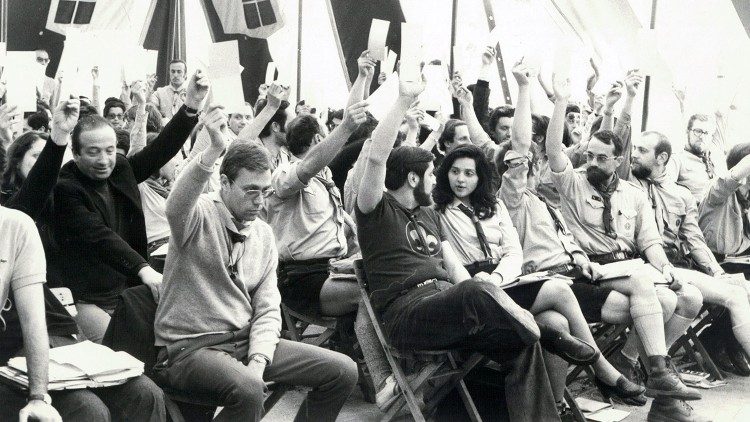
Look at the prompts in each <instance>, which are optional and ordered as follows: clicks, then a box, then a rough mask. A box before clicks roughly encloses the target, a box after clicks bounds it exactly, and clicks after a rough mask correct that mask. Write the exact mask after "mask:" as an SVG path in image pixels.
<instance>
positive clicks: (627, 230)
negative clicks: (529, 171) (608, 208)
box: [552, 161, 662, 255]
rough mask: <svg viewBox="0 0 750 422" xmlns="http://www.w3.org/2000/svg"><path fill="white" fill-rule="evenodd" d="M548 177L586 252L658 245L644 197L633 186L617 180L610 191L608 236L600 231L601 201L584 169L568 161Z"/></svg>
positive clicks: (591, 253)
mask: <svg viewBox="0 0 750 422" xmlns="http://www.w3.org/2000/svg"><path fill="white" fill-rule="evenodd" d="M552 180H553V182H554V183H555V186H556V187H557V190H558V192H560V202H561V206H562V208H561V211H562V215H563V217H564V218H565V222H566V223H567V225H568V227H569V228H570V231H571V232H572V233H573V236H574V237H575V239H576V241H577V242H578V244H579V245H580V246H581V249H583V251H584V252H586V254H588V255H601V254H606V253H612V252H618V251H623V252H628V253H632V252H636V251H639V252H643V251H644V250H646V249H648V248H649V247H651V246H653V245H657V244H658V245H661V243H662V240H661V235H660V234H659V229H658V227H657V226H656V220H655V218H654V213H653V210H652V209H651V205H650V203H649V201H648V197H647V196H646V194H645V193H644V192H643V190H642V189H641V188H640V187H638V186H637V185H635V184H633V183H631V182H628V181H627V180H620V182H619V184H618V185H617V189H616V190H615V192H614V193H613V194H612V198H611V204H612V217H613V219H614V222H613V228H614V229H615V232H616V234H617V236H616V238H612V237H610V236H608V235H607V234H606V232H605V231H604V223H603V221H604V220H603V211H604V201H603V200H602V198H601V195H600V194H599V192H597V191H596V189H594V187H593V186H591V183H589V181H588V180H587V179H586V170H585V168H580V169H573V166H572V165H571V164H570V162H569V161H568V164H567V166H566V167H565V169H564V170H563V171H562V172H560V173H555V172H552Z"/></svg>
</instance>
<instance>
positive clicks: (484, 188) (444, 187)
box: [432, 145, 497, 220]
mask: <svg viewBox="0 0 750 422" xmlns="http://www.w3.org/2000/svg"><path fill="white" fill-rule="evenodd" d="M459 158H471V159H472V160H474V166H475V167H476V170H477V177H478V179H479V181H478V183H477V187H476V189H474V192H472V193H471V194H470V195H469V201H470V202H471V206H472V208H474V212H475V213H476V215H477V217H479V219H480V220H484V219H487V218H490V217H492V216H493V215H495V206H496V205H497V198H496V197H495V192H493V191H492V173H491V170H490V164H489V163H488V162H487V159H486V158H484V154H483V153H482V150H481V149H479V147H477V146H474V145H459V146H458V147H456V148H455V149H454V150H452V151H451V152H449V153H448V155H446V156H445V158H444V159H443V162H442V163H441V164H440V167H438V169H437V174H436V178H437V181H436V182H435V188H434V189H433V190H432V200H433V202H435V208H437V210H438V211H440V212H444V211H445V208H446V207H447V206H448V205H449V204H450V203H451V202H453V198H454V197H455V195H454V194H453V190H452V189H451V185H450V182H449V181H448V173H449V172H450V169H451V167H452V166H453V163H454V162H455V161H456V160H458V159H459Z"/></svg>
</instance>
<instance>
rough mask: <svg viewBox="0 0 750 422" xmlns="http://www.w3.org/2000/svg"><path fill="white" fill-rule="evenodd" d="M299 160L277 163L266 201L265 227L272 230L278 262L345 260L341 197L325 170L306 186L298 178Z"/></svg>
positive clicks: (345, 247) (294, 158)
mask: <svg viewBox="0 0 750 422" xmlns="http://www.w3.org/2000/svg"><path fill="white" fill-rule="evenodd" d="M301 163H302V161H301V160H299V159H297V158H296V157H294V156H292V157H291V160H290V161H289V162H287V163H279V166H278V167H277V168H276V170H274V172H273V178H272V181H271V185H272V186H273V188H274V190H275V193H274V194H273V195H272V196H271V197H270V198H268V200H267V201H266V212H267V220H266V221H268V224H270V225H271V227H272V228H273V233H274V235H275V236H276V245H277V247H278V250H279V260H280V261H282V262H283V261H292V260H308V259H319V258H334V257H344V256H345V255H346V253H347V243H346V235H345V234H344V224H346V222H345V217H344V215H343V214H344V208H343V205H342V203H341V194H340V193H339V190H338V188H337V187H336V186H335V185H334V183H333V179H332V177H331V170H330V169H329V168H328V167H326V168H324V169H323V170H322V171H321V172H320V173H318V174H317V175H315V176H314V177H313V178H312V179H310V181H309V182H308V183H307V184H304V183H302V181H301V180H300V179H299V177H298V176H297V167H298V166H299V165H300V164H301Z"/></svg>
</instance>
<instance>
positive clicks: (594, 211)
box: [581, 198, 604, 227]
mask: <svg viewBox="0 0 750 422" xmlns="http://www.w3.org/2000/svg"><path fill="white" fill-rule="evenodd" d="M581 214H582V216H583V220H584V222H586V223H588V224H590V225H592V226H596V227H602V224H603V222H604V202H602V201H600V200H596V199H594V198H586V201H585V202H584V204H583V212H582V213H581Z"/></svg>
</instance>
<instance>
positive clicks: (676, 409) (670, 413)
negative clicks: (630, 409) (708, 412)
mask: <svg viewBox="0 0 750 422" xmlns="http://www.w3.org/2000/svg"><path fill="white" fill-rule="evenodd" d="M646 420H647V421H648V422H711V419H708V418H705V417H703V416H701V415H699V414H697V413H696V412H695V409H693V408H692V407H691V406H690V405H689V404H687V403H685V402H684V401H682V400H678V399H671V398H666V397H659V398H657V399H655V400H654V401H653V402H652V403H651V409H650V410H649V411H648V416H647V417H646Z"/></svg>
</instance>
